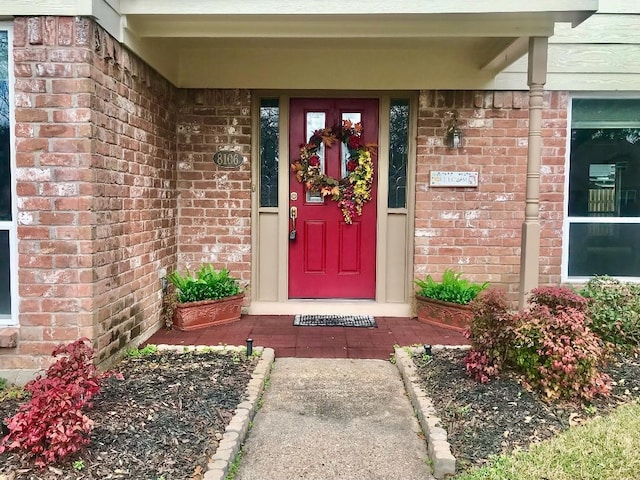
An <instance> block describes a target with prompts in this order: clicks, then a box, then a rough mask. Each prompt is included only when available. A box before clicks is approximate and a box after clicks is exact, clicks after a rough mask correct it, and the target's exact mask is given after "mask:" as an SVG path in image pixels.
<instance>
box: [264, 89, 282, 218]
mask: <svg viewBox="0 0 640 480" xmlns="http://www.w3.org/2000/svg"><path fill="white" fill-rule="evenodd" d="M279 122H280V108H279V107H278V100H277V99H262V100H261V101H260V206H261V207H277V206H278V140H279V136H278V131H279V130H278V128H279V127H278V124H279Z"/></svg>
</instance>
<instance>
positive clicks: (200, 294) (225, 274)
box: [167, 265, 241, 303]
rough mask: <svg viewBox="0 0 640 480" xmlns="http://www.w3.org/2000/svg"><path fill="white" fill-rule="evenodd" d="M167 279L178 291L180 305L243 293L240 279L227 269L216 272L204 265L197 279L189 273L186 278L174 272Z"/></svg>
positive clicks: (198, 272) (197, 273)
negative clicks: (231, 274)
mask: <svg viewBox="0 0 640 480" xmlns="http://www.w3.org/2000/svg"><path fill="white" fill-rule="evenodd" d="M167 279H168V280H169V281H170V282H171V283H172V284H173V285H175V287H176V288H177V289H178V302H180V303H185V302H198V301H200V300H218V299H221V298H225V297H231V296H233V295H237V294H239V293H240V292H241V288H240V283H239V282H238V279H236V278H233V277H231V276H230V274H229V271H228V270H226V269H222V270H220V271H216V270H215V269H214V268H213V266H212V265H203V266H202V267H201V268H200V270H198V271H197V272H196V274H195V277H194V276H192V275H190V274H189V272H187V274H186V275H185V276H182V275H181V274H179V273H178V272H172V273H171V274H169V275H167Z"/></svg>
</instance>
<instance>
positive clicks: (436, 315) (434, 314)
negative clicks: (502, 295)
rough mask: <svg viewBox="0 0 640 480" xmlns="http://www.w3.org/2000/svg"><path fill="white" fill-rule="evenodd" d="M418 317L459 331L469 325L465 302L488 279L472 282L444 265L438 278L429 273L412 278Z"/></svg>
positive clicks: (476, 293)
mask: <svg viewBox="0 0 640 480" xmlns="http://www.w3.org/2000/svg"><path fill="white" fill-rule="evenodd" d="M414 282H415V284H416V285H417V286H418V287H419V290H418V291H417V292H416V301H417V304H418V320H419V321H421V322H424V323H431V324H435V325H438V326H441V327H445V328H450V329H452V330H456V331H459V332H462V331H464V330H466V329H467V328H468V327H469V323H470V321H471V319H472V318H473V312H472V311H471V308H470V307H469V302H471V300H473V299H474V298H476V297H477V296H478V294H479V293H480V292H481V291H482V290H484V289H485V288H487V286H488V285H489V282H484V283H472V282H470V281H469V280H467V279H465V278H462V273H461V272H459V273H455V272H454V271H453V270H451V269H447V270H445V271H444V273H443V274H442V280H440V281H436V280H434V279H433V278H432V277H431V275H427V276H426V278H425V279H424V280H415V281H414Z"/></svg>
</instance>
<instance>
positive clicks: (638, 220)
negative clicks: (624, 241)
mask: <svg viewBox="0 0 640 480" xmlns="http://www.w3.org/2000/svg"><path fill="white" fill-rule="evenodd" d="M578 98H593V99H597V98H606V99H620V100H624V99H635V98H640V92H638V91H629V92H615V93H613V92H611V93H609V92H586V93H573V94H571V95H570V96H569V99H568V103H567V134H566V139H567V146H566V149H565V152H566V153H565V165H564V177H565V178H564V200H563V207H562V209H563V210H562V218H563V220H562V261H561V264H560V281H561V282H562V283H575V284H581V283H586V282H588V281H589V279H590V278H591V277H582V276H581V277H570V276H569V227H570V225H571V224H572V223H624V224H640V217H569V177H570V173H571V172H570V167H571V118H572V115H573V100H575V99H578ZM613 278H617V279H618V280H620V281H624V282H633V283H640V277H613Z"/></svg>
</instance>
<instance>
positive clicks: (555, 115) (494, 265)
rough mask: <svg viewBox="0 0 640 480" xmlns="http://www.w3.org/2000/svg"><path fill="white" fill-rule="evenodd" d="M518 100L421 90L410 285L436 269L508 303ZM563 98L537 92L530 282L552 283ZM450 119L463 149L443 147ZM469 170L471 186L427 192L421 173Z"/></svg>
mask: <svg viewBox="0 0 640 480" xmlns="http://www.w3.org/2000/svg"><path fill="white" fill-rule="evenodd" d="M528 101H529V100H528V93H527V92H473V91H423V92H421V93H420V101H419V111H418V151H417V177H416V225H415V267H414V273H415V276H416V277H420V278H422V277H424V276H425V275H426V274H435V275H436V276H438V275H439V274H441V273H442V272H443V271H444V270H445V269H446V268H454V269H455V270H456V271H462V272H464V274H465V276H468V277H469V278H471V279H473V280H475V281H479V282H482V281H485V280H488V281H489V282H491V284H492V285H494V286H498V287H502V288H504V289H506V290H507V291H508V292H509V293H510V298H511V299H512V300H515V299H516V298H517V289H518V284H519V275H520V273H519V272H520V241H521V226H522V222H523V220H524V201H525V184H526V165H527V144H528V138H527V137H528V123H529V111H528ZM566 107H567V95H566V94H564V93H558V92H552V93H546V94H545V100H544V110H543V132H542V135H543V145H544V147H543V152H542V155H543V158H542V169H541V171H542V176H541V195H540V218H541V226H542V233H541V252H540V254H541V259H540V282H541V283H543V284H545V283H558V282H559V281H560V262H561V242H562V212H563V193H562V192H563V188H564V163H565V148H566V133H565V132H566ZM451 112H457V113H458V117H459V126H460V128H461V129H462V131H463V133H464V143H463V148H460V149H450V148H447V147H446V146H444V145H443V143H444V137H445V130H446V127H447V125H448V124H449V119H450V113H451ZM431 170H445V171H478V172H479V174H480V179H479V186H478V187H477V188H447V187H445V188H431V187H429V172H430V171H431Z"/></svg>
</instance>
